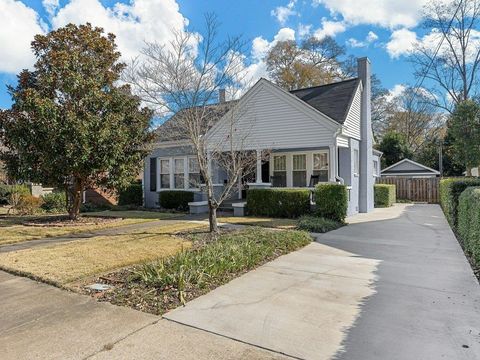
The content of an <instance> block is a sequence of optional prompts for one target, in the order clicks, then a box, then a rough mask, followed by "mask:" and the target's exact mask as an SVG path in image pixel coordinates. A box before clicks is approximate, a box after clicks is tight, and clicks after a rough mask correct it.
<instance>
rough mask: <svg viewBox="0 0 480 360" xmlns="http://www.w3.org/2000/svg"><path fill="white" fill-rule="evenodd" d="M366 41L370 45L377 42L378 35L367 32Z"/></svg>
mask: <svg viewBox="0 0 480 360" xmlns="http://www.w3.org/2000/svg"><path fill="white" fill-rule="evenodd" d="M366 40H367V41H368V42H369V43H372V42H374V41H377V40H378V35H377V34H375V33H374V32H373V31H369V32H368V34H367V38H366Z"/></svg>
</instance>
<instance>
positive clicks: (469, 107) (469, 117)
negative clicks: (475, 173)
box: [448, 100, 480, 176]
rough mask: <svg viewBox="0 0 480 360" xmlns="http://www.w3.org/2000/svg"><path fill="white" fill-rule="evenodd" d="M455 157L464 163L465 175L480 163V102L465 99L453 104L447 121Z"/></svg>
mask: <svg viewBox="0 0 480 360" xmlns="http://www.w3.org/2000/svg"><path fill="white" fill-rule="evenodd" d="M448 132H449V134H450V135H451V137H452V146H453V154H454V157H455V159H456V160H457V161H458V162H460V163H462V164H464V166H465V168H466V171H467V176H471V175H472V173H471V169H472V167H476V166H478V165H479V164H480V104H478V103H477V102H475V101H473V100H465V101H463V102H461V103H459V104H458V105H457V106H455V110H454V111H453V113H452V116H451V118H450V120H449V122H448Z"/></svg>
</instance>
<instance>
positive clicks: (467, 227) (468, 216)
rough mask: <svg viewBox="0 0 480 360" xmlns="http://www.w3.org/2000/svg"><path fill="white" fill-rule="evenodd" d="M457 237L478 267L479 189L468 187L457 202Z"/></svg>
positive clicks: (479, 234)
mask: <svg viewBox="0 0 480 360" xmlns="http://www.w3.org/2000/svg"><path fill="white" fill-rule="evenodd" d="M457 229H458V231H457V232H458V236H459V238H460V242H461V243H462V244H463V248H464V249H465V252H466V253H467V254H468V255H470V257H471V258H472V260H473V261H474V263H475V264H477V265H480V188H479V187H476V188H474V187H469V188H467V189H466V190H464V191H463V192H462V194H461V195H460V197H459V202H458V225H457Z"/></svg>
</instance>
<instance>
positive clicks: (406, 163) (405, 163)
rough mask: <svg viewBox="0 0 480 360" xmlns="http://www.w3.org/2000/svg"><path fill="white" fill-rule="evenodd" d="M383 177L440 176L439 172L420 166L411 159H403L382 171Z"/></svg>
mask: <svg viewBox="0 0 480 360" xmlns="http://www.w3.org/2000/svg"><path fill="white" fill-rule="evenodd" d="M381 174H382V175H387V174H389V175H393V174H398V175H401V174H432V175H440V172H439V171H438V170H435V169H432V168H429V167H428V166H425V165H422V164H419V163H417V162H415V161H413V160H410V159H403V160H400V161H399V162H397V163H395V164H393V165H390V166H389V167H387V168H385V169H383V170H382V171H381Z"/></svg>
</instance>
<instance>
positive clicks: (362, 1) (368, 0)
mask: <svg viewBox="0 0 480 360" xmlns="http://www.w3.org/2000/svg"><path fill="white" fill-rule="evenodd" d="M427 1H428V0H403V1H393V0H391V1H387V0H313V2H312V4H313V5H314V6H318V5H320V4H322V5H324V6H325V7H326V8H327V9H328V10H330V12H331V13H332V14H333V15H336V14H340V15H341V16H342V17H343V19H344V21H345V22H347V23H349V24H353V25H358V24H373V25H379V26H383V27H386V28H398V27H407V28H411V27H414V26H416V25H417V24H418V22H419V21H420V19H421V10H422V7H423V5H425V3H426V2H427Z"/></svg>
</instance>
